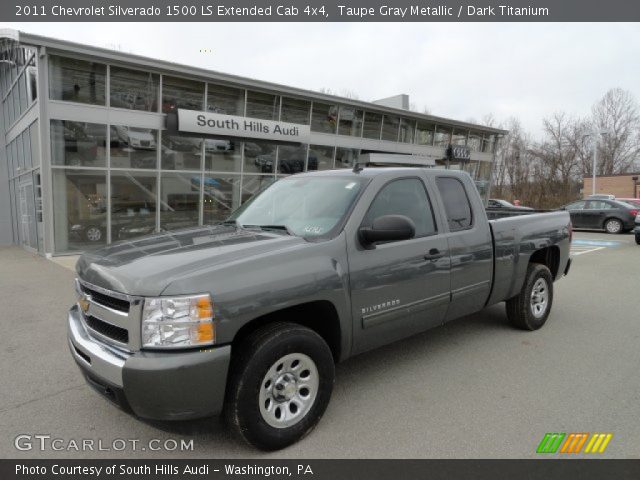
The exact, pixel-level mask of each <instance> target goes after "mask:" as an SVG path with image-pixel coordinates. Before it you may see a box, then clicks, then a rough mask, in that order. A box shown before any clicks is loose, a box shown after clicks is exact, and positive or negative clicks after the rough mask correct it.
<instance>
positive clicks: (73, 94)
mask: <svg viewBox="0 0 640 480" xmlns="http://www.w3.org/2000/svg"><path fill="white" fill-rule="evenodd" d="M105 76H106V66H105V65H103V64H101V63H95V62H87V61H84V60H76V59H74V58H64V57H58V56H55V55H51V56H50V57H49V98H51V100H66V101H70V102H80V103H89V104H92V105H104V104H105Z"/></svg>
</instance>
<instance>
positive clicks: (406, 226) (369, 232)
mask: <svg viewBox="0 0 640 480" xmlns="http://www.w3.org/2000/svg"><path fill="white" fill-rule="evenodd" d="M359 233H360V240H361V241H362V243H363V244H364V245H365V246H370V245H373V244H375V243H378V242H397V241H399V240H409V239H410V238H413V237H414V236H415V234H416V227H415V224H414V223H413V221H412V220H411V219H410V218H409V217H406V216H404V215H383V216H381V217H378V218H376V219H375V220H374V221H373V223H372V224H371V226H369V227H361V228H360V230H359Z"/></svg>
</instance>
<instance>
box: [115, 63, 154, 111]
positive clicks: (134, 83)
mask: <svg viewBox="0 0 640 480" xmlns="http://www.w3.org/2000/svg"><path fill="white" fill-rule="evenodd" d="M110 75H111V78H110V89H111V93H110V102H111V106H112V107H117V108H128V109H130V110H144V111H147V112H157V111H158V86H159V83H160V80H159V78H160V77H159V76H158V75H157V74H155V73H151V72H141V71H137V70H129V69H126V68H120V67H115V66H112V67H111V68H110Z"/></svg>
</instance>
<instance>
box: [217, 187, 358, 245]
mask: <svg viewBox="0 0 640 480" xmlns="http://www.w3.org/2000/svg"><path fill="white" fill-rule="evenodd" d="M363 182H364V181H363V179H358V178H356V179H354V178H340V177H290V178H285V179H282V180H279V181H277V182H275V183H273V184H272V185H271V186H269V187H268V188H267V189H266V190H264V191H262V192H261V193H259V194H257V195H256V196H254V197H253V198H251V199H250V200H249V201H248V202H247V203H245V204H244V205H242V207H240V208H239V209H238V210H236V211H235V212H234V213H233V214H232V215H231V217H229V219H228V221H235V223H237V224H238V225H240V226H243V227H246V228H264V229H265V230H267V229H270V230H282V231H286V232H288V233H290V234H292V235H297V236H301V237H319V236H322V235H326V234H328V233H329V232H330V231H331V230H333V228H334V227H336V225H338V223H339V222H340V221H341V220H342V219H343V218H344V216H345V215H346V213H347V212H348V211H349V208H350V207H351V205H352V204H353V202H354V200H355V199H356V197H357V196H358V193H359V192H360V190H361V189H362V186H363Z"/></svg>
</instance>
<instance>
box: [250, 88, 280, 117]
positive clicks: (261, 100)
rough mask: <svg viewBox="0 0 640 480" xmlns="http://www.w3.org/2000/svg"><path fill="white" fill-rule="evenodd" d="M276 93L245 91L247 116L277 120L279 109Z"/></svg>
mask: <svg viewBox="0 0 640 480" xmlns="http://www.w3.org/2000/svg"><path fill="white" fill-rule="evenodd" d="M279 98H280V97H278V96H277V95H271V94H270V93H261V92H252V91H250V90H249V91H248V92H247V115H246V116H247V117H252V118H262V119H264V120H277V119H278V112H279V110H280V108H279V105H278V99H279Z"/></svg>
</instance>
